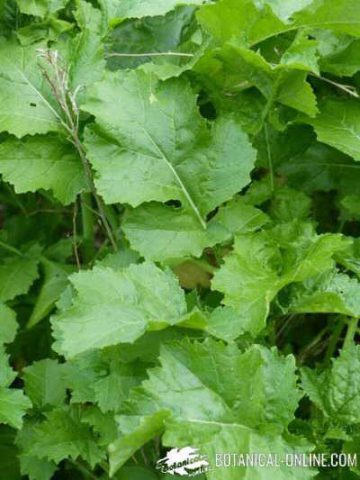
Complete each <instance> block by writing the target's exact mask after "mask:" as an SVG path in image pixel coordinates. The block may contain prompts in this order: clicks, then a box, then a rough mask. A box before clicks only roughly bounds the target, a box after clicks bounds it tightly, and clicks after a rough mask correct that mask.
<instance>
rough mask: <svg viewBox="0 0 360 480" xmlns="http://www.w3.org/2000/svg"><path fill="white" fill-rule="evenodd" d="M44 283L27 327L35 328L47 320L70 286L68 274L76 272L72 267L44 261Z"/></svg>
mask: <svg viewBox="0 0 360 480" xmlns="http://www.w3.org/2000/svg"><path fill="white" fill-rule="evenodd" d="M42 264H43V267H44V275H45V278H44V283H43V285H42V287H41V290H40V293H39V295H38V297H37V299H36V303H35V305H34V309H33V311H32V313H31V316H30V318H29V321H28V324H27V327H28V328H30V327H33V326H34V325H36V324H37V323H39V322H40V321H41V320H42V319H43V318H45V317H46V316H47V315H48V314H49V313H50V312H51V311H52V309H53V308H54V306H55V303H56V302H57V301H58V300H59V298H60V295H61V294H62V292H63V291H64V290H65V288H66V287H67V286H68V284H69V282H68V274H69V273H72V272H73V271H74V268H73V267H72V266H68V265H62V264H59V263H54V262H50V261H49V260H46V259H42Z"/></svg>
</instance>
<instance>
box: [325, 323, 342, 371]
mask: <svg viewBox="0 0 360 480" xmlns="http://www.w3.org/2000/svg"><path fill="white" fill-rule="evenodd" d="M343 329H344V322H343V321H342V320H341V319H339V321H338V323H337V325H336V327H335V329H334V332H333V334H332V335H331V339H330V342H329V345H328V348H327V350H326V354H325V360H324V361H325V363H326V364H329V363H330V362H331V359H332V357H333V356H334V353H335V350H336V346H337V344H338V342H339V339H340V337H341V334H342V331H343Z"/></svg>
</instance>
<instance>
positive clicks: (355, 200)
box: [341, 195, 360, 219]
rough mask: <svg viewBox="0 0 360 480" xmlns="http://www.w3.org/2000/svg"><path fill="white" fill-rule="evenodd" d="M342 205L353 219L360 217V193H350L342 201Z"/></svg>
mask: <svg viewBox="0 0 360 480" xmlns="http://www.w3.org/2000/svg"><path fill="white" fill-rule="evenodd" d="M341 205H342V207H344V208H345V210H346V212H347V214H348V215H349V216H350V217H351V218H353V219H360V195H348V196H346V197H344V198H343V199H342V201H341Z"/></svg>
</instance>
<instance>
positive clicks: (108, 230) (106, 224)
mask: <svg viewBox="0 0 360 480" xmlns="http://www.w3.org/2000/svg"><path fill="white" fill-rule="evenodd" d="M72 137H73V143H74V145H75V148H76V150H77V151H78V153H79V156H80V159H81V161H82V164H83V167H84V171H85V175H86V178H87V182H88V185H89V188H90V191H91V193H92V194H93V196H94V198H95V202H96V206H97V208H98V210H99V215H100V218H101V221H102V224H103V226H104V228H105V231H106V234H107V236H108V237H109V240H110V243H111V245H112V247H113V249H114V250H115V251H117V249H118V248H117V245H116V241H115V238H114V235H113V233H112V230H111V228H110V225H109V222H108V220H107V218H106V215H105V211H104V207H103V204H102V201H101V199H100V198H99V196H98V194H97V191H96V188H95V184H94V180H93V176H92V172H91V167H90V164H89V162H88V159H87V158H86V155H85V151H84V147H83V146H82V143H81V142H80V139H79V136H78V132H77V131H76V130H75V129H74V130H73V133H72Z"/></svg>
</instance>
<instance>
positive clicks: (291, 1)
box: [256, 0, 312, 21]
mask: <svg viewBox="0 0 360 480" xmlns="http://www.w3.org/2000/svg"><path fill="white" fill-rule="evenodd" d="M311 3H312V0H287V1H286V2H284V1H283V0H256V4H257V5H259V6H260V5H262V6H263V5H270V7H271V9H272V10H273V11H274V13H275V14H276V15H277V16H278V17H279V18H281V19H282V20H284V21H285V20H288V19H289V18H290V17H291V16H292V15H293V14H294V13H295V12H298V11H299V10H302V9H303V8H304V7H306V6H307V5H309V4H311Z"/></svg>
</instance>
